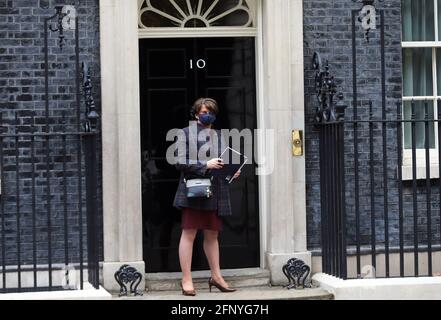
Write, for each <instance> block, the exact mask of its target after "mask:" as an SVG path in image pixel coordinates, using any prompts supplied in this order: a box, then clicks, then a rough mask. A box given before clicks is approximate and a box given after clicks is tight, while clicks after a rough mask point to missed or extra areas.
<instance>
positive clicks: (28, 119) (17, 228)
mask: <svg viewBox="0 0 441 320" xmlns="http://www.w3.org/2000/svg"><path fill="white" fill-rule="evenodd" d="M43 38H44V47H43V53H44V68H43V70H44V72H43V78H44V96H43V101H35V107H34V108H33V109H32V110H14V111H11V110H2V111H0V179H1V183H0V184H1V196H0V231H1V237H0V293H6V292H25V291H26V292H28V291H44V290H61V289H69V290H71V289H83V288H84V283H85V280H86V277H85V273H86V272H87V276H88V277H87V280H88V282H89V283H91V284H92V286H93V287H95V288H99V252H98V234H99V233H98V204H97V201H98V198H97V173H98V172H97V159H96V153H97V139H98V134H99V131H98V129H97V121H98V118H99V116H98V113H97V111H96V110H95V103H94V100H93V96H92V90H93V88H92V81H91V75H90V71H89V69H88V67H87V65H86V64H84V63H83V64H82V65H81V63H80V46H79V43H80V32H79V17H78V15H77V11H76V8H75V7H74V6H57V7H56V8H55V14H54V15H52V16H49V17H48V18H45V19H44V34H43ZM54 40H56V41H54ZM61 61H62V62H63V63H59V62H61ZM55 62H57V63H55ZM59 65H62V66H65V67H66V68H67V69H68V70H67V71H74V72H73V73H74V76H73V77H72V79H64V78H62V79H61V78H60V75H58V78H54V77H55V76H57V73H58V72H57V71H58V70H59V68H60V67H59ZM81 66H82V67H81ZM57 68H58V69H57ZM52 69H54V70H52ZM65 71H66V70H64V71H63V72H60V74H69V72H65ZM62 77H64V76H62ZM58 81H60V82H62V84H59V83H57V82H58ZM69 82H70V83H69ZM83 99H84V100H83ZM40 102H42V104H41V105H40Z"/></svg>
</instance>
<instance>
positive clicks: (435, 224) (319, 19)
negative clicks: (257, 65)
mask: <svg viewBox="0 0 441 320" xmlns="http://www.w3.org/2000/svg"><path fill="white" fill-rule="evenodd" d="M376 7H377V9H384V12H385V53H386V54H385V57H386V60H385V62H386V97H387V98H386V100H387V101H386V118H387V119H396V118H397V107H396V104H397V102H400V100H401V96H402V58H401V1H400V0H390V1H385V2H381V3H380V2H378V1H376ZM360 8H361V2H360V1H358V2H357V3H355V2H353V1H347V0H305V1H304V44H305V51H304V58H305V113H306V146H305V149H306V164H307V167H306V181H307V183H306V185H307V191H306V194H307V219H308V220H307V221H308V246H309V249H317V248H319V247H320V234H321V231H320V228H321V226H320V220H321V217H320V182H319V181H320V180H319V177H320V170H319V141H318V129H317V128H315V127H314V126H313V117H314V112H315V108H316V106H317V104H318V102H317V100H316V97H315V93H314V76H315V71H314V70H313V69H312V64H311V60H312V56H313V52H314V51H318V52H319V53H320V54H321V56H322V60H323V61H325V60H328V61H329V64H330V70H331V73H332V74H333V75H334V76H335V78H336V79H337V83H338V85H339V89H340V90H341V91H342V92H343V93H344V97H345V98H344V104H346V105H347V106H348V108H347V111H346V119H349V120H352V118H353V111H354V105H353V85H352V84H353V80H352V79H353V76H352V73H353V59H352V27H351V24H352V22H351V21H352V19H351V11H352V10H353V9H360ZM380 21H381V20H380V17H379V15H377V25H379V23H380ZM356 30H357V31H356V39H357V42H356V47H357V54H356V56H357V68H356V74H357V85H358V90H357V94H358V104H357V110H358V119H367V118H368V115H369V108H368V102H369V100H372V102H373V116H374V118H375V119H380V118H381V117H382V104H381V63H380V57H381V55H380V45H379V44H380V41H379V40H380V29H379V28H377V30H374V31H372V32H371V40H370V43H369V44H368V43H367V42H366V40H365V38H364V34H363V32H362V31H361V26H360V24H359V23H358V22H357V27H356ZM373 135H374V146H375V147H374V168H375V169H374V172H375V175H374V186H373V190H374V214H375V237H376V239H377V241H378V243H379V244H381V243H382V242H384V239H385V219H384V218H385V214H386V213H387V215H388V218H389V227H388V230H389V241H390V245H391V246H397V245H398V244H399V239H400V235H399V215H398V183H397V182H398V179H397V129H396V126H394V125H387V127H386V138H387V139H386V142H387V143H386V151H387V157H388V158H387V159H388V161H387V186H388V192H387V201H388V206H387V210H386V211H385V210H384V200H385V199H384V193H385V189H384V180H383V140H382V126H381V125H378V124H375V125H374V127H373ZM358 141H359V152H358V154H359V159H360V162H359V188H360V192H359V194H360V221H361V225H360V239H361V242H362V244H370V241H371V235H372V228H371V220H370V218H371V196H370V195H371V183H370V172H369V164H370V161H369V127H368V125H364V124H363V125H360V127H359V133H358ZM344 144H345V179H346V214H347V227H348V237H347V240H348V243H349V244H354V242H355V201H354V199H355V195H354V189H355V181H354V179H355V175H354V147H353V146H354V132H353V126H352V125H350V124H347V125H346V126H345V142H344ZM437 184H438V180H434V181H432V189H431V192H432V196H431V200H430V203H431V210H432V229H431V232H432V241H433V243H439V240H440V218H439V189H438V186H437ZM411 187H412V185H411V183H408V182H405V183H403V188H404V189H403V201H404V243H405V245H411V244H413V240H414V236H413V235H414V224H413V201H412V188H411ZM417 203H418V204H417V206H418V207H417V208H418V209H417V212H418V215H417V221H418V222H417V230H418V242H419V243H420V244H421V245H424V244H427V242H428V230H427V224H426V223H427V211H426V189H425V181H419V182H418V195H417Z"/></svg>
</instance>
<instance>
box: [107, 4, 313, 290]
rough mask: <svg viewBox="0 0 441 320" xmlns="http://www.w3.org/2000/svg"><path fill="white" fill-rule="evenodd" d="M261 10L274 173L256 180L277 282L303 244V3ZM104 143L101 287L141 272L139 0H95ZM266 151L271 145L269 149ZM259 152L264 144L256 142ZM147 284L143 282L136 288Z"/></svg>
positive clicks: (262, 73)
mask: <svg viewBox="0 0 441 320" xmlns="http://www.w3.org/2000/svg"><path fill="white" fill-rule="evenodd" d="M261 9H262V10H259V11H260V14H259V15H258V16H259V18H258V20H259V22H260V23H259V25H258V33H259V37H258V41H257V59H258V72H257V75H258V79H257V80H258V81H257V82H258V89H257V92H258V104H259V107H258V127H259V128H261V129H271V128H272V129H274V130H275V132H276V139H275V145H274V151H275V153H274V163H275V164H276V165H275V168H274V172H273V173H272V174H271V175H268V176H260V177H259V200H260V201H259V202H260V224H261V226H260V231H261V256H262V259H261V267H263V268H268V269H269V270H270V274H271V282H272V284H274V285H277V284H285V283H286V282H287V279H286V278H285V277H284V275H283V273H282V269H281V268H282V266H283V264H285V263H286V262H287V260H288V259H289V258H292V257H296V258H301V259H302V260H304V261H305V262H306V263H307V264H308V265H311V254H310V253H309V252H307V248H306V201H305V199H306V196H305V190H306V188H305V159H304V156H303V157H296V158H294V157H293V156H292V154H291V145H292V142H291V131H292V130H293V129H300V130H304V87H303V5H302V0H271V1H268V0H262V8H261ZM100 33H101V37H100V47H101V76H102V79H101V88H102V143H103V219H104V230H103V233H104V263H103V286H104V287H105V288H106V289H107V290H111V291H116V290H119V286H118V284H117V283H116V281H115V279H114V273H115V272H116V271H117V269H119V268H120V267H121V265H123V264H129V265H131V266H133V267H135V268H136V269H138V271H140V272H141V273H144V270H145V264H144V261H143V250H142V207H141V155H140V102H139V96H140V94H139V93H140V90H139V56H138V44H139V34H138V0H100ZM268 150H270V149H268ZM259 152H260V153H261V154H265V145H264V143H263V142H262V141H260V142H259ZM144 287H145V282H144V278H143V282H142V283H141V284H140V287H139V288H140V289H141V288H144Z"/></svg>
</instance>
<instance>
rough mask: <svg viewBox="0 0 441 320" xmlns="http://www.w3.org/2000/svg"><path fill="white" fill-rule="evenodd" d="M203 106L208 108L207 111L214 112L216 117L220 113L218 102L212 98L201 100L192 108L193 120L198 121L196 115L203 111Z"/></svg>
mask: <svg viewBox="0 0 441 320" xmlns="http://www.w3.org/2000/svg"><path fill="white" fill-rule="evenodd" d="M203 106H206V107H207V109H208V110H210V111H211V112H213V113H214V114H215V115H217V114H218V113H219V106H218V104H217V102H216V100H214V99H211V98H199V99H197V100H196V101H195V103H194V104H193V106H192V107H191V111H190V116H191V118H192V119H196V115H197V114H198V113H199V112H200V111H201V109H202V107H203Z"/></svg>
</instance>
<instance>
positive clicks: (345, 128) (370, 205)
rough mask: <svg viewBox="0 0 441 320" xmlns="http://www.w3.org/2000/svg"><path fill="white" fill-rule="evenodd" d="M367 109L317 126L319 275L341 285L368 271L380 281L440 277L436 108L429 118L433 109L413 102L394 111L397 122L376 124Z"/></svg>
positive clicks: (440, 131) (381, 120) (439, 116)
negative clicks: (357, 116) (358, 115)
mask: <svg viewBox="0 0 441 320" xmlns="http://www.w3.org/2000/svg"><path fill="white" fill-rule="evenodd" d="M438 104H439V106H441V104H440V103H439V101H438ZM433 107H435V106H433ZM368 108H369V116H368V118H367V119H365V120H344V121H338V122H328V123H319V124H317V127H318V130H319V132H320V176H321V214H322V259H323V261H322V262H323V263H322V268H323V271H324V272H326V273H329V274H332V275H335V276H337V277H341V278H360V277H363V276H364V271H363V270H365V269H366V267H368V268H369V270H371V271H373V274H374V275H375V276H377V277H404V276H433V275H434V274H439V273H440V272H441V270H439V269H440V262H441V261H440V259H441V257H440V256H438V254H440V253H441V235H440V230H441V219H440V203H441V180H440V179H439V173H440V172H441V162H440V161H439V159H441V158H440V153H441V151H440V148H439V146H440V145H441V144H440V142H441V126H439V125H438V122H439V121H440V120H439V119H441V108H440V107H438V108H437V109H438V114H437V117H434V115H433V112H431V110H432V102H429V101H427V100H424V101H421V102H419V103H417V102H415V101H411V102H409V103H407V104H406V106H405V108H408V109H410V110H408V112H406V115H403V112H402V106H401V104H398V105H397V108H396V118H395V119H391V118H388V119H384V118H382V117H379V118H376V117H375V116H374V115H373V109H374V108H373V103H372V102H369V103H368ZM418 108H420V110H418ZM435 110H436V109H435ZM418 114H419V116H418ZM434 118H435V119H434ZM354 132H355V134H354ZM403 135H404V139H403ZM355 177H357V179H355ZM348 253H350V254H348ZM352 257H353V258H354V259H355V261H354V264H352V265H353V267H352V269H350V268H349V267H348V261H349V260H348V259H350V258H352ZM368 257H369V258H368ZM367 258H368V259H367Z"/></svg>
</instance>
